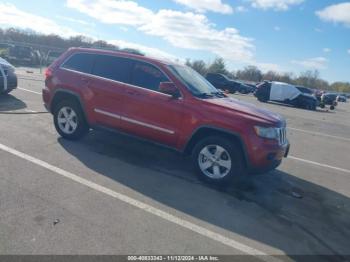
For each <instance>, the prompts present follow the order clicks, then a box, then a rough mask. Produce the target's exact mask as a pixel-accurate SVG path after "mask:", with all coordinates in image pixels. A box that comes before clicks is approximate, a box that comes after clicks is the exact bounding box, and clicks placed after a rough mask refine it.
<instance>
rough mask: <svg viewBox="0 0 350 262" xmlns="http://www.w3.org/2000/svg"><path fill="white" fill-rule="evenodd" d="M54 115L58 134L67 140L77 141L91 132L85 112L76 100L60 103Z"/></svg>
mask: <svg viewBox="0 0 350 262" xmlns="http://www.w3.org/2000/svg"><path fill="white" fill-rule="evenodd" d="M53 115H54V123H55V128H56V130H57V132H58V133H59V134H60V135H61V136H62V137H64V138H66V139H69V140H77V139H79V138H81V137H83V136H84V135H85V134H86V133H87V132H88V131H89V125H88V124H87V122H86V119H85V117H84V114H83V111H82V109H81V107H80V105H79V103H77V102H76V101H74V100H64V101H62V102H59V103H58V104H57V105H56V106H55V108H54V113H53Z"/></svg>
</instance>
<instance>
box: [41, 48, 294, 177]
mask: <svg viewBox="0 0 350 262" xmlns="http://www.w3.org/2000/svg"><path fill="white" fill-rule="evenodd" d="M43 99H44V103H45V106H46V108H47V109H48V110H49V111H50V112H52V114H53V118H54V124H55V127H56V130H57V132H58V133H59V134H60V135H61V136H62V137H64V138H66V139H71V140H74V139H79V138H80V137H82V136H83V135H85V134H86V133H87V132H88V131H89V129H90V128H96V127H108V128H109V129H113V130H119V131H122V132H124V133H127V134H130V135H133V136H137V137H141V138H143V139H147V140H151V141H153V142H156V143H157V144H163V145H166V146H167V147H171V148H173V149H175V150H177V151H180V152H183V153H185V154H190V155H192V159H193V163H194V165H195V167H196V169H197V171H198V174H199V175H200V177H201V178H203V179H205V180H206V181H210V182H213V183H226V182H229V181H231V180H232V179H233V178H234V177H236V176H238V175H240V174H244V173H246V172H247V171H253V170H258V171H260V172H261V171H266V170H271V169H274V168H276V167H277V166H278V165H279V164H280V163H281V161H282V159H283V157H286V156H287V155H288V151H289V142H288V140H287V138H286V122H285V120H284V119H283V118H282V117H281V116H280V115H278V114H275V113H272V112H270V111H267V110H262V109H259V108H257V107H256V106H253V105H251V104H248V103H244V102H242V101H238V100H235V99H232V98H229V97H227V96H226V95H225V94H223V93H222V92H220V91H218V90H217V89H216V88H215V87H213V86H212V85H211V84H210V83H209V82H208V81H206V80H205V79H204V78H203V77H202V76H201V75H200V74H198V73H197V72H195V71H194V70H193V69H191V68H189V67H186V66H183V65H178V64H172V63H170V62H163V61H160V60H155V59H151V58H147V57H145V56H139V55H133V54H128V53H125V52H124V53H123V52H113V51H107V50H97V49H84V48H77V49H70V50H68V51H67V52H66V53H65V54H64V55H63V56H61V57H60V58H59V59H58V60H56V61H55V62H54V63H53V64H52V65H51V66H50V67H49V68H48V69H47V71H46V80H45V88H44V89H43Z"/></svg>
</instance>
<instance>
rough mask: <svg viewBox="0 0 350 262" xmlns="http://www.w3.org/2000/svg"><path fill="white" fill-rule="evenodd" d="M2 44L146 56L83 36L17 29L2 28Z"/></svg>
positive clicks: (41, 49) (40, 48) (42, 49)
mask: <svg viewBox="0 0 350 262" xmlns="http://www.w3.org/2000/svg"><path fill="white" fill-rule="evenodd" d="M0 43H23V44H25V45H28V46H32V47H34V48H36V49H38V50H39V51H41V52H47V51H49V50H50V49H54V50H62V51H63V50H66V49H68V48H70V47H95V48H105V49H114V50H119V51H125V52H129V53H135V54H139V55H144V54H143V53H142V52H141V51H139V50H137V49H133V48H123V49H121V48H119V47H118V46H116V45H112V44H110V43H107V42H106V41H104V40H94V39H92V38H90V37H87V36H83V35H77V36H72V37H69V38H63V37H61V36H59V35H55V34H50V35H45V34H39V33H36V32H34V31H31V30H21V29H17V28H8V29H1V28H0Z"/></svg>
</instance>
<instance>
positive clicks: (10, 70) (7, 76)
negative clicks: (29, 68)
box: [0, 57, 17, 94]
mask: <svg viewBox="0 0 350 262" xmlns="http://www.w3.org/2000/svg"><path fill="white" fill-rule="evenodd" d="M16 87H17V76H16V74H15V68H14V67H13V66H12V65H11V64H10V63H9V62H7V61H6V60H5V59H3V58H1V57H0V94H8V93H10V92H11V91H12V90H13V89H15V88H16Z"/></svg>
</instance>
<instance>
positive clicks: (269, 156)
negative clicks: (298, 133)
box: [249, 141, 290, 173]
mask: <svg viewBox="0 0 350 262" xmlns="http://www.w3.org/2000/svg"><path fill="white" fill-rule="evenodd" d="M289 149H290V144H289V142H288V141H287V142H286V143H285V144H284V145H261V146H260V147H259V148H258V149H257V150H256V152H255V154H254V155H253V156H252V159H251V163H250V167H249V170H250V171H251V172H252V173H266V172H268V171H271V170H273V169H275V168H277V167H278V166H279V165H280V164H281V163H282V160H283V158H286V157H288V155H289Z"/></svg>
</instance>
